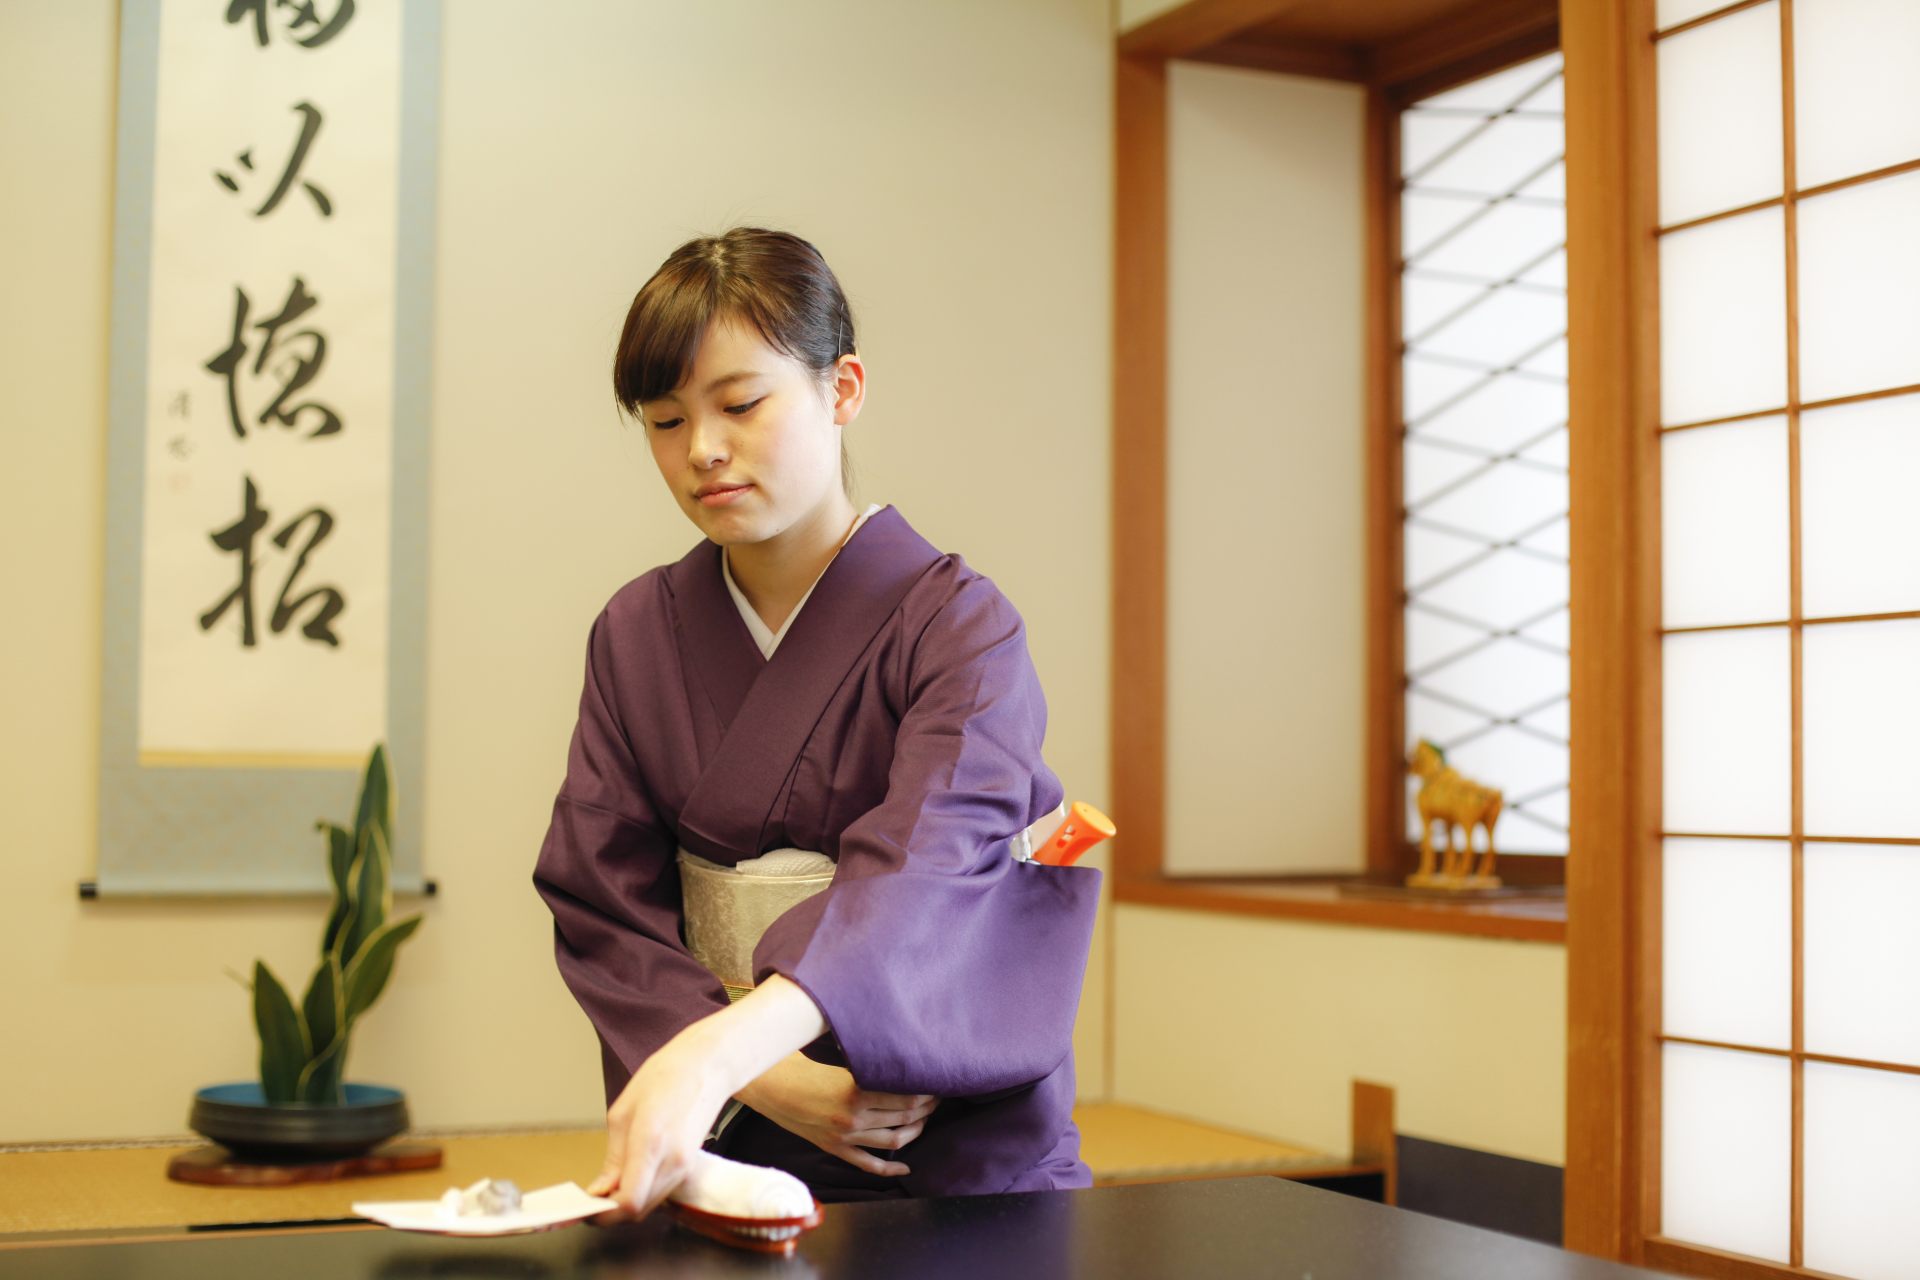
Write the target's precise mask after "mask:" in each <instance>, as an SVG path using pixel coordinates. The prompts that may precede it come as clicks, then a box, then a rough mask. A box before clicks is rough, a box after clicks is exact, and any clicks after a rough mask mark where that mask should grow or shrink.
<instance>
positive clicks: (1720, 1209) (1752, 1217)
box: [1660, 1044, 1793, 1262]
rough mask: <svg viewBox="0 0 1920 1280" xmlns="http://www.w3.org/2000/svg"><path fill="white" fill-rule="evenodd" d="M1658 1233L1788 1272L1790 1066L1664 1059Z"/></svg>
mask: <svg viewBox="0 0 1920 1280" xmlns="http://www.w3.org/2000/svg"><path fill="white" fill-rule="evenodd" d="M1660 1096H1661V1111H1660V1157H1661V1159H1660V1165H1661V1168H1660V1233H1661V1234H1662V1235H1666V1236H1671V1237H1672V1238H1674V1239H1676V1240H1685V1241H1688V1242H1690V1243H1693V1244H1704V1245H1708V1246H1710V1247H1712V1248H1715V1249H1728V1250H1731V1251H1733V1252H1734V1253H1744V1254H1749V1255H1751V1256H1753V1257H1757V1258H1768V1259H1771V1260H1773V1261H1776V1262H1784V1261H1785V1260H1786V1257H1787V1233H1788V1215H1789V1210H1790V1207H1791V1205H1790V1201H1791V1194H1792V1187H1791V1179H1792V1157H1791V1145H1790V1144H1791V1141H1792V1139H1791V1137H1790V1132H1791V1128H1792V1123H1793V1084H1792V1074H1791V1068H1790V1067H1789V1066H1788V1063H1787V1060H1786V1059H1785V1058H1775V1057H1771V1056H1766V1055H1762V1054H1757V1053H1738V1052H1735V1051H1733V1050H1730V1049H1703V1048H1701V1047H1699V1046H1698V1045H1690V1044H1669V1045H1666V1046H1664V1047H1663V1048H1662V1051H1661V1080H1660Z"/></svg>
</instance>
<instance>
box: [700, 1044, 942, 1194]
mask: <svg viewBox="0 0 1920 1280" xmlns="http://www.w3.org/2000/svg"><path fill="white" fill-rule="evenodd" d="M734 1096H735V1097H737V1098H738V1099H740V1101H741V1102H744V1103H745V1104H746V1105H748V1106H749V1107H752V1108H753V1109H754V1110H755V1111H757V1112H759V1113H760V1114H761V1115H763V1116H765V1117H766V1118H767V1119H769V1120H771V1121H773V1122H774V1123H775V1124H777V1125H779V1126H780V1127H781V1128H782V1129H785V1130H786V1131H787V1132H789V1133H792V1134H797V1135H798V1136H800V1137H802V1138H805V1139H806V1140H807V1141H808V1142H811V1143H812V1144H813V1145H814V1146H816V1147H818V1148H820V1149H821V1150H822V1151H824V1152H826V1153H827V1154H828V1155H830V1156H837V1157H838V1158H840V1159H842V1160H844V1161H846V1162H847V1163H848V1164H850V1165H852V1166H853V1167H854V1168H856V1169H863V1170H865V1171H866V1172H868V1173H871V1174H874V1175H876V1176H878V1177H882V1178H899V1177H904V1176H905V1175H906V1174H907V1173H908V1172H909V1170H908V1168H907V1166H906V1165H904V1164H901V1163H900V1162H899V1161H898V1160H888V1159H885V1158H883V1157H881V1156H876V1155H874V1154H873V1153H872V1152H871V1151H863V1150H861V1148H863V1147H872V1148H875V1149H877V1150H881V1151H898V1150H900V1149H901V1148H902V1147H904V1146H906V1145H907V1144H908V1143H909V1142H912V1141H913V1140H914V1139H915V1138H917V1137H919V1136H920V1131H921V1130H922V1129H924V1128H925V1127H926V1123H927V1117H928V1116H930V1115H932V1114H933V1110H934V1108H935V1107H937V1106H939V1105H940V1099H938V1098H936V1097H933V1096H932V1095H930V1094H924V1093H921V1094H912V1093H878V1092H875V1091H873V1090H871V1089H862V1088H861V1087H860V1086H859V1085H857V1084H855V1083H854V1081H853V1073H852V1072H850V1071H848V1070H846V1068H844V1067H831V1066H828V1065H826V1064H825V1063H822V1062H815V1061H814V1060H813V1059H811V1058H809V1057H807V1056H806V1055H805V1054H803V1053H792V1054H788V1055H787V1056H786V1057H785V1058H782V1059H781V1060H780V1061H779V1062H776V1063H775V1064H774V1065H773V1066H772V1067H771V1068H770V1069H769V1070H768V1071H767V1072H766V1073H765V1074H763V1075H762V1076H761V1077H760V1078H759V1079H757V1080H755V1081H754V1082H753V1083H752V1084H750V1085H748V1086H747V1087H746V1088H744V1089H742V1090H740V1092H738V1093H737V1094H735V1095H734Z"/></svg>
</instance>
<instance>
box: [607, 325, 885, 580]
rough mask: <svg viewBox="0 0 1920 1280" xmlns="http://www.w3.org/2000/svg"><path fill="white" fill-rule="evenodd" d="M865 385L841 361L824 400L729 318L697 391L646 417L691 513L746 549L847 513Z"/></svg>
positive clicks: (703, 526) (716, 536)
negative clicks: (850, 461)
mask: <svg viewBox="0 0 1920 1280" xmlns="http://www.w3.org/2000/svg"><path fill="white" fill-rule="evenodd" d="M864 385H865V384H864V372H863V371H862V369H861V367H860V358H859V357H858V356H852V355H849V356H842V357H841V358H840V364H839V367H838V369H837V370H836V378H835V381H834V384H833V386H832V387H831V388H828V389H824V390H823V389H822V387H821V385H820V383H819V382H818V381H817V380H815V378H814V376H813V374H812V372H811V371H810V370H808V369H807V368H806V366H804V365H802V364H801V363H800V362H799V361H797V360H795V359H793V358H792V357H790V356H787V355H784V354H782V353H781V352H779V351H776V350H775V349H774V348H772V347H770V346H768V345H767V343H766V341H765V339H763V338H761V336H760V334H759V332H758V331H757V330H755V329H754V327H753V326H752V325H751V324H747V323H739V322H735V321H733V320H732V319H731V318H729V317H726V316H718V317H715V318H714V320H713V322H712V323H711V324H709V325H708V326H707V332H706V336H705V337H704V338H702V339H701V341H700V346H699V349H698V350H697V351H696V352H695V353H694V357H693V367H692V368H691V370H689V372H688V374H687V377H686V379H685V380H684V381H683V382H682V383H681V384H680V385H679V386H677V387H675V388H674V389H673V390H672V391H671V392H669V393H668V394H666V395H664V396H661V397H660V398H659V399H657V400H649V401H647V402H646V403H644V404H642V405H641V406H640V412H641V416H642V420H643V421H644V422H645V423H646V429H647V443H648V444H649V445H650V446H651V447H652V449H653V460H654V463H655V464H656V465H657V466H658V467H659V468H660V475H661V478H662V479H664V480H665V481H666V482H667V488H668V489H669V490H670V491H671V492H672V493H673V497H674V501H676V502H678V503H679V504H680V509H681V510H682V511H684V512H686V513H687V518H688V519H690V520H692V521H693V523H694V524H695V526H697V527H698V528H699V530H700V531H701V532H702V533H704V534H706V536H707V537H708V538H710V539H712V540H713V541H715V542H717V543H719V544H720V545H722V546H741V545H749V544H753V543H758V542H766V541H768V540H770V539H776V538H780V537H782V536H783V535H785V534H787V533H789V532H790V531H792V530H795V529H796V528H808V527H810V526H812V525H815V524H818V523H820V522H823V521H827V520H830V519H832V518H833V517H834V516H835V515H837V514H838V513H839V512H840V511H841V510H842V509H843V508H846V507H847V506H848V504H847V500H846V495H845V494H844V493H843V492H842V490H841V487H840V429H841V428H842V427H843V426H845V425H846V424H847V423H849V422H851V421H852V420H853V418H854V415H856V414H857V413H859V411H860V401H861V398H862V394H863V391H864ZM841 532H844V531H843V530H838V529H836V530H835V531H834V536H838V535H839V534H840V533H841Z"/></svg>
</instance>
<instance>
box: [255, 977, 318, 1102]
mask: <svg viewBox="0 0 1920 1280" xmlns="http://www.w3.org/2000/svg"><path fill="white" fill-rule="evenodd" d="M253 1022H254V1026H255V1027H256V1028H257V1029H258V1030H259V1032H260V1089H261V1091H262V1092H263V1093H265V1094H266V1097H267V1101H268V1102H292V1101H293V1100H294V1097H295V1094H296V1091H297V1089H298V1086H299V1081H300V1069H301V1068H302V1067H303V1066H305V1065H306V1061H307V1058H308V1056H309V1055H310V1052H311V1050H310V1049H309V1047H308V1040H307V1028H306V1026H305V1025H304V1024H303V1023H302V1022H301V1021H300V1015H299V1014H298V1013H295V1012H294V1008H293V1001H292V1000H291V999H289V998H288V996H287V989H286V988H285V987H283V986H281V985H280V979H278V978H276V977H274V976H273V970H271V969H269V968H267V966H266V964H265V963H264V962H263V961H259V960H256V961H254V962H253Z"/></svg>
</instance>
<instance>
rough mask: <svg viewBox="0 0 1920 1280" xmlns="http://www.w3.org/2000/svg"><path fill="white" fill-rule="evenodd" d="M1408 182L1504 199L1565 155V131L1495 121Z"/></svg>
mask: <svg viewBox="0 0 1920 1280" xmlns="http://www.w3.org/2000/svg"><path fill="white" fill-rule="evenodd" d="M1484 123H1485V127H1484V128H1482V129H1480V130H1479V131H1478V132H1476V133H1475V134H1474V135H1473V137H1472V138H1470V139H1469V140H1467V141H1465V142H1463V143H1461V144H1460V146H1459V147H1457V148H1456V149H1455V150H1453V151H1452V152H1450V153H1448V154H1447V155H1446V156H1445V157H1444V158H1442V159H1439V160H1437V161H1435V162H1433V163H1432V164H1431V165H1430V166H1429V167H1428V168H1426V169H1425V170H1423V171H1421V172H1420V173H1419V174H1418V176H1416V177H1414V178H1413V179H1411V181H1413V182H1415V183H1417V184H1418V185H1420V186H1422V187H1436V188H1439V189H1441V190H1443V191H1471V192H1474V193H1475V194H1477V195H1483V196H1503V195H1506V194H1508V193H1509V192H1512V191H1514V190H1516V189H1518V188H1519V187H1520V186H1521V185H1522V184H1524V183H1526V182H1528V181H1530V180H1531V179H1532V178H1534V177H1535V176H1536V175H1537V174H1538V173H1539V172H1540V171H1541V170H1543V169H1545V168H1547V167H1548V166H1549V165H1551V164H1552V163H1553V162H1554V161H1556V160H1558V159H1559V158H1560V156H1561V154H1562V153H1563V152H1564V151H1565V150H1566V129H1565V127H1564V126H1563V125H1562V124H1561V122H1560V121H1559V120H1557V119H1554V118H1552V117H1548V116H1499V117H1496V118H1495V119H1493V120H1491V121H1487V122H1484Z"/></svg>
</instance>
